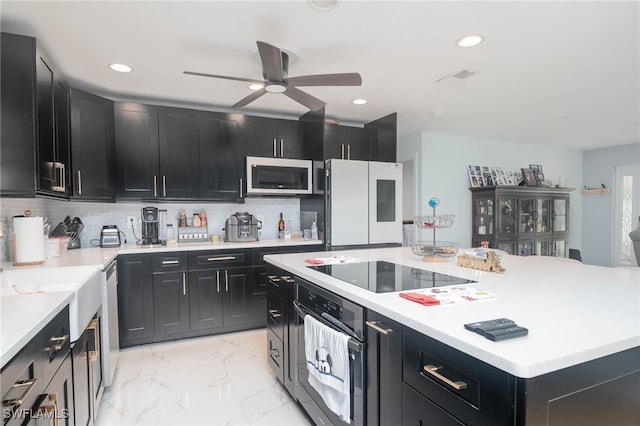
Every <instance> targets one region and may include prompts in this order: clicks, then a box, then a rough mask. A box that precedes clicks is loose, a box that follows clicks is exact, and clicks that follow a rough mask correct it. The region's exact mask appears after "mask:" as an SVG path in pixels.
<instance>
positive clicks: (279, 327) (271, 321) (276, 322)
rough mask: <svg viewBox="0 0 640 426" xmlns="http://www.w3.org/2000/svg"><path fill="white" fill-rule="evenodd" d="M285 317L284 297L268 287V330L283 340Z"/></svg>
mask: <svg viewBox="0 0 640 426" xmlns="http://www.w3.org/2000/svg"><path fill="white" fill-rule="evenodd" d="M267 285H268V284H267ZM286 319H287V317H286V311H285V306H284V298H283V297H282V295H281V294H279V293H277V292H274V291H273V290H271V289H269V290H268V291H267V327H269V330H271V331H272V332H274V333H275V334H276V335H277V336H278V338H280V340H284V325H285V322H286Z"/></svg>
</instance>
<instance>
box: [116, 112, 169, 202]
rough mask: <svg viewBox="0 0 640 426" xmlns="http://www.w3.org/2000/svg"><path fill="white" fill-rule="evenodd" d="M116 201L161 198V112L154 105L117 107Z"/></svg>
mask: <svg viewBox="0 0 640 426" xmlns="http://www.w3.org/2000/svg"><path fill="white" fill-rule="evenodd" d="M114 110H115V115H114V121H115V142H116V176H117V178H116V197H117V198H137V199H140V198H156V197H157V196H158V177H159V164H158V109H157V107H155V106H152V105H142V104H134V103H116V104H115V107H114Z"/></svg>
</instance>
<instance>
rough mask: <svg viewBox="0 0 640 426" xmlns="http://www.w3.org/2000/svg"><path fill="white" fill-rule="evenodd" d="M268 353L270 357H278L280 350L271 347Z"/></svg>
mask: <svg viewBox="0 0 640 426" xmlns="http://www.w3.org/2000/svg"><path fill="white" fill-rule="evenodd" d="M269 353H270V354H271V357H273V358H278V357H279V356H280V351H279V350H277V349H271V350H270V351H269Z"/></svg>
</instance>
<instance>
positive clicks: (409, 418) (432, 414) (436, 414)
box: [402, 383, 464, 426]
mask: <svg viewBox="0 0 640 426" xmlns="http://www.w3.org/2000/svg"><path fill="white" fill-rule="evenodd" d="M402 424H403V426H404V425H407V426H409V425H414V426H417V425H438V426H463V425H464V423H462V422H461V421H459V420H458V419H456V418H455V417H453V416H452V415H451V414H449V413H447V412H446V411H444V410H443V409H442V408H440V407H438V406H437V405H436V404H434V403H433V402H431V401H430V400H428V399H427V398H425V397H424V396H422V395H420V394H419V393H418V392H417V391H416V390H415V389H413V388H411V387H410V386H407V385H406V384H405V383H403V384H402Z"/></svg>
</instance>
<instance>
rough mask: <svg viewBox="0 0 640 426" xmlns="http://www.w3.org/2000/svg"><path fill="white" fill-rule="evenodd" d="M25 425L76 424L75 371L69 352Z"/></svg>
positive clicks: (70, 425) (61, 425) (56, 425)
mask: <svg viewBox="0 0 640 426" xmlns="http://www.w3.org/2000/svg"><path fill="white" fill-rule="evenodd" d="M31 415H32V417H31V419H30V421H28V422H25V423H23V426H24V425H33V426H35V425H38V426H39V425H43V424H45V425H46V424H49V425H52V426H74V424H76V423H75V420H74V400H73V373H72V369H71V356H70V355H68V354H67V356H66V357H65V359H64V361H63V362H62V364H61V365H60V368H59V369H58V371H57V372H56V374H55V376H53V379H51V382H49V385H48V386H47V388H46V389H45V390H44V392H43V393H42V394H41V395H40V398H39V401H38V403H37V404H36V406H35V407H34V408H32V410H31Z"/></svg>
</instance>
